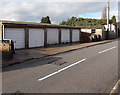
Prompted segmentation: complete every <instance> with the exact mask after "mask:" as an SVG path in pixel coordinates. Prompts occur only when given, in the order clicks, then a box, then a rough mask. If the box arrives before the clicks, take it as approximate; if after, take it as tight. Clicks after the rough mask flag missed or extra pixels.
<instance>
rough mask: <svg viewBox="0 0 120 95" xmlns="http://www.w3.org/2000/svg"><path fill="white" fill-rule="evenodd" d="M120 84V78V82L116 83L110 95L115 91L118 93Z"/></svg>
mask: <svg viewBox="0 0 120 95" xmlns="http://www.w3.org/2000/svg"><path fill="white" fill-rule="evenodd" d="M119 84H120V79H119V80H118V82H117V83H116V84H115V86H114V87H113V89H112V90H111V92H110V94H109V95H113V94H114V93H117V90H118V86H119Z"/></svg>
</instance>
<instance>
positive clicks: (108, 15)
mask: <svg viewBox="0 0 120 95" xmlns="http://www.w3.org/2000/svg"><path fill="white" fill-rule="evenodd" d="M109 19H110V0H109V1H108V14H107V26H108V29H107V31H108V39H109V31H110V30H109Z"/></svg>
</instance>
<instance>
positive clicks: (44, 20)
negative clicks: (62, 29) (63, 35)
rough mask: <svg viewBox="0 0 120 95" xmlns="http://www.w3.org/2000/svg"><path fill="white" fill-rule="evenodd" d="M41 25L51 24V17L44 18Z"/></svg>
mask: <svg viewBox="0 0 120 95" xmlns="http://www.w3.org/2000/svg"><path fill="white" fill-rule="evenodd" d="M41 23H48V24H51V21H50V17H49V16H47V17H42V19H41Z"/></svg>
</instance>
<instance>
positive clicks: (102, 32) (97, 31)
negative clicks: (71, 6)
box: [79, 24, 117, 40]
mask: <svg viewBox="0 0 120 95" xmlns="http://www.w3.org/2000/svg"><path fill="white" fill-rule="evenodd" d="M79 27H80V28H81V32H83V33H89V34H90V35H91V36H90V37H91V39H94V40H95V39H99V40H105V39H107V38H108V36H109V38H110V39H114V38H116V34H117V32H116V25H113V24H111V25H110V29H109V30H110V32H109V34H108V32H107V25H82V26H79ZM88 38H89V37H88Z"/></svg>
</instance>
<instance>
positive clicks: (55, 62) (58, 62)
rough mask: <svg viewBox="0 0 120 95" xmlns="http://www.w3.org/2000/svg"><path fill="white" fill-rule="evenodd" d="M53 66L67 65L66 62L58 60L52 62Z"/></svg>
mask: <svg viewBox="0 0 120 95" xmlns="http://www.w3.org/2000/svg"><path fill="white" fill-rule="evenodd" d="M52 63H53V64H55V65H63V64H65V63H67V62H65V61H63V60H59V61H54V62H52Z"/></svg>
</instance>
